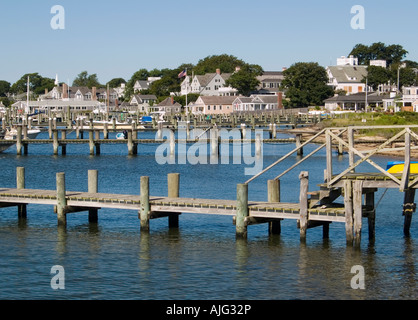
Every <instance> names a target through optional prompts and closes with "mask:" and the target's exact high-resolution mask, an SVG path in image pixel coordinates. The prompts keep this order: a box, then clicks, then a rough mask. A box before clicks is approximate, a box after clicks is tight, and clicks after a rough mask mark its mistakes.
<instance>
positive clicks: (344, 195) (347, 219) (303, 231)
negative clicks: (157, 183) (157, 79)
mask: <svg viewBox="0 0 418 320" xmlns="http://www.w3.org/2000/svg"><path fill="white" fill-rule="evenodd" d="M379 128H382V127H348V128H328V129H324V130H322V131H320V132H319V133H317V134H316V135H314V136H313V137H311V138H310V139H308V140H307V141H305V142H304V143H301V144H300V145H299V146H298V147H296V148H295V149H293V150H292V151H290V152H289V153H288V154H286V155H285V156H283V157H282V158H280V159H279V160H277V161H276V162H275V163H273V164H272V165H270V166H269V167H267V168H265V169H264V170H263V171H261V172H260V173H259V174H257V175H255V176H253V177H251V178H250V179H249V180H247V181H246V182H243V183H241V184H238V185H237V186H236V195H237V196H236V199H231V200H220V199H201V198H198V197H197V198H183V197H181V195H180V176H179V174H176V173H172V174H169V175H168V177H167V193H166V195H150V194H149V185H150V183H152V181H150V180H149V177H146V176H144V177H141V179H140V181H138V184H139V186H140V194H138V195H127V194H125V195H124V194H105V193H100V192H98V190H99V188H98V172H97V171H96V170H89V171H88V175H87V179H88V191H87V192H82V191H68V190H67V186H66V184H65V173H63V172H60V173H57V175H56V190H37V189H36V190H35V189H26V188H25V168H23V167H19V168H17V172H16V188H7V189H6V188H0V207H2V208H4V207H11V206H15V207H17V209H18V218H19V219H26V218H27V209H26V206H27V205H28V204H44V205H51V206H53V207H54V210H53V212H54V213H55V214H56V218H57V222H58V225H60V226H66V223H67V218H66V217H67V215H68V214H73V213H77V212H88V216H89V222H91V223H97V222H98V212H99V210H100V209H102V208H114V209H125V210H135V211H137V212H138V218H139V221H140V229H141V231H142V232H149V231H150V229H151V226H150V221H151V220H153V219H157V218H163V217H168V225H169V227H170V228H177V227H178V226H179V216H180V215H181V214H183V213H192V214H209V215H227V216H231V217H232V223H233V224H234V225H235V226H236V235H237V237H239V238H247V232H248V226H250V225H253V224H260V223H266V224H268V232H269V234H280V233H281V225H280V222H281V221H282V220H283V219H291V220H294V221H296V222H297V223H296V226H297V227H298V228H299V229H300V238H301V240H306V237H307V230H308V229H310V228H314V227H319V226H321V227H323V237H324V238H327V237H329V225H330V224H331V223H344V224H345V233H346V239H347V244H348V245H352V244H354V245H359V244H360V242H361V233H362V227H363V219H367V222H368V234H369V240H370V241H374V229H375V221H376V217H377V213H376V207H375V193H376V192H377V191H378V189H379V188H396V189H399V190H400V191H401V192H403V193H404V201H403V211H402V214H403V216H404V234H405V235H406V236H408V235H409V234H410V225H411V219H412V214H413V212H415V208H416V205H415V203H414V200H415V189H416V188H417V185H418V175H417V174H412V173H410V163H411V161H410V152H411V150H412V149H417V148H418V147H414V146H412V143H411V140H412V139H415V140H418V135H417V134H416V133H415V132H414V131H413V130H412V129H416V128H418V126H417V127H415V126H391V128H392V129H398V131H399V132H398V133H397V134H395V135H394V136H393V137H392V138H391V139H388V140H386V141H385V142H384V143H382V144H381V145H380V146H378V147H377V148H374V149H371V150H366V151H359V150H358V149H356V145H355V139H354V133H355V131H356V130H367V129H368V130H373V129H379ZM383 128H387V127H383ZM320 137H321V138H322V141H325V142H324V143H322V144H321V145H320V146H319V147H318V148H317V149H315V150H314V151H313V152H311V153H310V154H309V155H307V156H305V157H303V158H302V159H300V160H299V161H297V162H296V163H295V164H294V165H292V166H291V167H289V168H286V169H285V170H284V171H283V172H281V173H280V174H279V175H278V176H277V177H276V178H275V179H272V180H268V181H267V187H268V188H267V195H266V200H265V201H251V200H250V198H249V192H248V186H249V184H250V183H251V182H252V181H253V180H255V179H258V178H259V177H260V176H262V175H263V174H264V173H265V172H267V171H269V170H271V169H272V168H274V167H276V166H277V165H278V164H279V163H281V162H282V161H283V160H285V159H287V158H288V157H290V156H293V155H294V154H297V152H298V150H299V149H301V148H303V147H304V146H305V145H306V144H308V143H312V142H313V141H315V140H316V139H317V138H320ZM400 138H401V139H402V140H403V141H404V146H403V147H396V148H391V147H390V146H391V144H392V143H393V142H394V141H397V140H399V139H400ZM324 139H325V140H324ZM334 140H335V141H334ZM333 143H339V144H341V145H342V146H343V147H344V148H346V149H347V150H348V154H349V164H348V166H347V168H346V169H345V170H343V171H342V172H340V173H335V172H333V166H332V157H333V156H332V144H333ZM322 148H325V149H326V166H325V170H324V182H323V183H321V184H319V185H318V190H309V189H308V185H309V172H308V171H302V172H300V174H299V182H298V183H299V185H300V195H299V201H298V202H295V203H287V202H281V199H280V188H281V187H280V178H281V177H282V176H283V175H284V174H286V173H288V172H289V171H290V170H292V169H294V168H295V167H297V166H298V165H299V164H300V163H301V162H303V161H305V160H306V159H308V158H309V157H311V156H312V155H313V154H315V153H316V152H318V151H319V150H321V149H322ZM393 149H394V150H397V151H402V152H403V154H404V162H405V166H404V170H403V172H401V173H396V174H391V173H389V172H387V171H386V170H385V169H384V168H381V167H380V166H379V165H377V164H376V163H375V162H374V161H372V160H371V157H372V156H373V155H375V154H378V153H379V152H382V151H388V150H393ZM400 149H402V150H400ZM356 157H357V159H356ZM363 162H367V163H369V164H370V165H371V166H372V167H374V168H375V169H377V172H356V170H357V169H358V166H359V165H360V164H361V163H363ZM196 196H198V195H196ZM338 199H340V200H341V201H339V202H336V201H337V200H338ZM51 212H52V211H51Z"/></svg>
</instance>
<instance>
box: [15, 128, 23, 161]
mask: <svg viewBox="0 0 418 320" xmlns="http://www.w3.org/2000/svg"><path fill="white" fill-rule="evenodd" d="M16 131H17V136H16V154H17V155H18V156H20V155H21V154H22V126H17V128H16Z"/></svg>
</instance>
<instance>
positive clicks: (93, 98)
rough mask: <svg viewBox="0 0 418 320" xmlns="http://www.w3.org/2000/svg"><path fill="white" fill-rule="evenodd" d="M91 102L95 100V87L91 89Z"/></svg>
mask: <svg viewBox="0 0 418 320" xmlns="http://www.w3.org/2000/svg"><path fill="white" fill-rule="evenodd" d="M91 100H94V101H96V100H97V90H96V87H93V88H91Z"/></svg>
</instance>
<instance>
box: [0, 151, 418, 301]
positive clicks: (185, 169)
mask: <svg viewBox="0 0 418 320" xmlns="http://www.w3.org/2000/svg"><path fill="white" fill-rule="evenodd" d="M125 147H126V146H121V145H117V146H103V148H102V150H101V151H102V155H101V156H100V157H91V156H89V155H88V150H87V149H86V148H84V149H83V146H80V147H77V146H70V147H69V148H68V149H67V156H65V157H61V156H52V155H51V153H52V152H51V150H49V149H48V146H43V145H39V146H33V147H32V146H31V147H30V149H29V153H30V155H29V156H22V157H17V156H15V154H13V151H8V152H7V153H5V154H3V155H2V157H1V158H0V164H1V165H2V183H1V187H14V184H15V181H16V180H15V169H16V167H17V166H24V167H25V168H26V173H27V177H26V183H27V187H28V188H37V187H39V186H42V188H44V189H54V188H55V173H56V172H61V171H64V172H66V181H67V189H69V190H76V189H77V190H79V191H83V190H87V170H88V169H97V170H98V171H99V191H100V192H113V193H127V194H138V193H139V180H140V177H141V176H142V175H148V176H150V188H151V194H153V195H165V194H166V192H167V186H166V183H167V174H168V173H172V172H179V173H180V174H181V187H180V194H181V196H184V197H202V198H204V197H208V198H220V199H235V197H236V194H235V193H236V184H237V183H242V182H243V181H245V180H247V178H248V177H247V176H245V175H244V170H243V169H244V167H245V165H222V164H218V165H203V166H200V165H195V166H194V165H183V166H181V165H166V166H160V165H157V164H156V163H155V157H154V151H155V146H154V147H152V146H149V145H143V146H141V148H139V153H140V156H138V157H128V156H126V149H125ZM291 147H292V146H283V145H265V146H264V151H263V153H264V166H265V167H266V166H268V165H269V164H270V163H272V162H274V161H275V160H277V158H278V157H280V156H281V155H283V154H286V153H287V152H288V151H289V150H290V148H291ZM315 148H316V146H315ZM311 149H313V148H311ZM309 152H310V150H309V148H307V150H306V154H308V153H309ZM324 159H325V154H324V153H320V154H318V155H316V156H314V157H312V159H310V160H309V161H307V162H306V164H304V165H302V166H301V167H300V169H299V170H298V171H295V172H291V173H289V174H288V175H286V176H285V177H283V179H282V181H281V188H282V195H281V196H282V201H298V195H299V185H298V182H297V183H295V181H298V178H297V177H298V174H299V171H301V170H307V171H309V172H310V190H313V189H316V185H317V184H318V183H321V182H322V180H323V166H322V165H323V164H324V161H325V160H324ZM295 161H297V158H296V157H294V158H293V159H290V160H289V161H288V162H287V163H286V165H289V164H293V163H294V162H295ZM345 161H347V157H346V156H339V157H338V156H337V155H336V157H335V166H336V169H335V170H336V171H338V170H340V169H341V168H343V167H344V162H345ZM375 161H377V162H380V163H382V164H384V163H385V162H386V161H387V159H385V158H377V159H376V160H375ZM231 163H232V162H231ZM282 169H283V168H282ZM277 174H278V171H275V172H272V173H267V174H266V177H263V179H257V180H255V181H254V182H252V183H251V184H250V188H249V190H250V199H251V200H266V183H265V181H266V180H267V179H271V178H274V177H275V176H277ZM381 197H382V199H381ZM380 200H381V202H380ZM378 201H379V203H380V205H379V207H378V208H377V213H376V236H375V241H372V242H371V241H368V237H367V221H365V222H364V224H363V225H364V226H366V227H364V228H363V233H364V235H363V236H362V243H361V247H360V248H357V249H356V248H352V247H347V246H346V242H345V227H344V224H338V223H333V224H331V225H330V230H329V239H323V238H322V228H314V229H309V230H308V233H307V239H306V241H305V242H301V241H300V239H299V229H297V226H296V222H295V221H283V222H282V226H281V229H282V233H281V235H268V228H267V225H265V224H264V225H254V226H249V229H248V240H246V241H245V240H242V239H235V227H234V225H233V223H232V219H231V217H223V216H213V215H194V214H183V215H181V216H180V227H179V228H178V229H168V221H167V218H165V219H157V220H152V221H151V231H150V232H149V233H141V232H140V231H139V220H138V216H137V212H125V211H123V210H111V209H102V210H99V222H98V223H97V224H89V223H88V214H87V213H76V214H71V215H69V216H68V219H67V221H68V226H67V228H58V227H57V225H56V216H55V215H54V213H53V210H52V208H51V207H48V206H36V205H29V206H28V219H27V220H18V219H17V211H16V209H15V208H3V209H1V210H0V239H1V243H2V245H1V246H0V257H1V258H0V283H1V288H0V298H1V299H143V300H147V299H148V300H150V299H179V300H181V299H186V300H187V299H204V300H206V299H208V300H209V299H258V300H263V299H265V300H275V299H286V300H287V299H416V298H418V292H417V287H416V280H417V279H416V268H417V267H416V264H417V250H416V248H417V244H416V237H417V235H416V231H415V230H416V225H417V222H416V220H417V219H414V218H413V220H412V225H411V237H410V238H404V237H403V230H402V226H403V219H402V218H403V217H402V214H401V213H402V211H401V204H402V194H400V193H399V191H398V190H389V191H388V192H386V193H384V190H379V192H377V194H376V202H378ZM54 265H61V266H63V267H64V269H65V290H57V291H56V290H52V289H51V286H50V281H51V277H52V275H51V273H50V271H51V267H52V266H54ZM357 265H358V266H362V267H364V271H365V289H364V290H359V289H357V290H355V289H352V288H351V280H352V278H353V276H354V274H353V273H351V270H352V267H353V266H357Z"/></svg>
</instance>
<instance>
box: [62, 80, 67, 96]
mask: <svg viewBox="0 0 418 320" xmlns="http://www.w3.org/2000/svg"><path fill="white" fill-rule="evenodd" d="M62 98H63V99H68V85H67V84H66V83H63V84H62Z"/></svg>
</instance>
